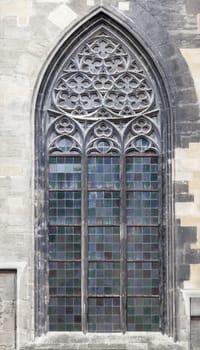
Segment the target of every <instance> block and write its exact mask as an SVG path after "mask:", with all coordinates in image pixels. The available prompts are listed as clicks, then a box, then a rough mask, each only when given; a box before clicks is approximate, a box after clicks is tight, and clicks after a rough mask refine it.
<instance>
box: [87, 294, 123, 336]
mask: <svg viewBox="0 0 200 350" xmlns="http://www.w3.org/2000/svg"><path fill="white" fill-rule="evenodd" d="M88 330H89V332H119V331H120V330H121V327H120V299H119V298H89V300H88Z"/></svg>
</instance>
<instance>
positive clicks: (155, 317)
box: [127, 297, 160, 332]
mask: <svg viewBox="0 0 200 350" xmlns="http://www.w3.org/2000/svg"><path fill="white" fill-rule="evenodd" d="M159 321H160V300H159V298H131V297H128V298H127V330H128V331H144V332H145V331H153V332H158V331H159Z"/></svg>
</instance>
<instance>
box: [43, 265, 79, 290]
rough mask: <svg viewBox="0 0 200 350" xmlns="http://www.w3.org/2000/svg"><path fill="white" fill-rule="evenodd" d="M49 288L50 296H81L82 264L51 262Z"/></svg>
mask: <svg viewBox="0 0 200 350" xmlns="http://www.w3.org/2000/svg"><path fill="white" fill-rule="evenodd" d="M49 287H50V288H49V291H50V295H57V296H61V295H70V296H71V295H80V294H81V263H80V262H63V261H59V262H50V263H49Z"/></svg>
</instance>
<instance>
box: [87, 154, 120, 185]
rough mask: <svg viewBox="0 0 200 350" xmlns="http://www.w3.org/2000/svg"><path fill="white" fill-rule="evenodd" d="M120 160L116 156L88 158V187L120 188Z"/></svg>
mask: <svg viewBox="0 0 200 350" xmlns="http://www.w3.org/2000/svg"><path fill="white" fill-rule="evenodd" d="M119 162H120V160H119V158H118V157H89V158H88V187H89V188H98V189H119V188H120V163H119Z"/></svg>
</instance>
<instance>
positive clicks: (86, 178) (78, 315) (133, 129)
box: [45, 24, 162, 332]
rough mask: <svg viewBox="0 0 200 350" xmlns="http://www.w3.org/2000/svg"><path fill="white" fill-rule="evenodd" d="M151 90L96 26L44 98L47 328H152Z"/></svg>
mask: <svg viewBox="0 0 200 350" xmlns="http://www.w3.org/2000/svg"><path fill="white" fill-rule="evenodd" d="M159 108H160V107H159V94H158V91H157V87H156V83H155V81H154V79H153V78H152V75H151V70H150V68H149V67H147V66H146V65H145V64H144V60H143V59H142V56H140V55H139V54H138V52H137V50H136V49H135V47H134V45H132V44H131V42H129V41H128V40H127V39H126V38H123V36H121V35H119V33H118V32H117V31H116V33H115V32H114V31H110V30H109V29H108V27H106V26H104V25H102V24H101V25H100V26H99V27H97V28H96V29H95V30H93V31H92V32H91V33H90V34H87V36H86V37H85V38H83V39H81V40H80V42H79V44H78V45H75V46H74V47H73V49H72V50H71V52H70V53H69V52H68V55H67V56H65V57H64V59H63V60H62V63H61V64H60V66H59V67H57V68H56V73H55V74H54V77H53V78H52V83H51V86H50V88H49V93H48V94H47V97H46V100H45V125H46V135H47V137H46V140H47V142H46V150H47V152H48V164H49V165H48V187H49V188H48V201H49V209H48V242H49V244H48V252H49V253H48V255H49V260H48V261H49V262H48V271H49V329H50V330H51V331H81V330H82V331H85V332H87V331H90V332H119V331H121V332H126V331H158V330H159V327H160V305H161V299H162V293H161V288H160V285H161V280H162V273H161V261H160V259H161V256H160V232H159V231H160V229H159V227H160V221H161V217H160V216H161V215H160V213H161V210H160V207H161V200H160V192H161V191H160V188H161V172H160V154H161V141H160V110H159Z"/></svg>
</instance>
